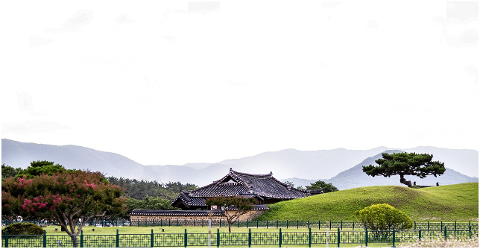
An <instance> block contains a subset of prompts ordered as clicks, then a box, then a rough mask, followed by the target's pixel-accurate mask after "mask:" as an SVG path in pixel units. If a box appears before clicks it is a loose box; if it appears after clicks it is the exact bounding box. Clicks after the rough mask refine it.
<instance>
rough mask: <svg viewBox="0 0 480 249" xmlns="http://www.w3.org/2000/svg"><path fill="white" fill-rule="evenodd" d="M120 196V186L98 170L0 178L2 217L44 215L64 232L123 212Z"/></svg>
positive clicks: (74, 232) (77, 231) (73, 230)
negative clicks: (95, 218) (0, 185)
mask: <svg viewBox="0 0 480 249" xmlns="http://www.w3.org/2000/svg"><path fill="white" fill-rule="evenodd" d="M49 165H51V164H49ZM121 195H122V189H121V188H120V187H119V186H116V185H112V184H110V183H109V182H108V181H107V180H106V178H105V177H104V176H103V175H102V174H101V173H100V172H89V171H81V170H75V171H67V170H63V171H59V172H55V173H52V175H48V174H40V175H38V176H34V177H32V178H30V179H28V178H27V176H26V175H24V176H22V177H17V178H14V177H10V178H7V179H4V180H2V216H4V215H11V214H18V215H22V216H24V217H27V218H32V219H42V218H48V219H52V220H54V222H55V223H56V224H57V225H59V226H61V227H62V228H63V229H64V230H65V231H66V233H67V234H68V235H78V234H79V233H80V231H81V229H82V227H83V226H85V224H86V223H87V222H88V221H89V220H90V219H92V218H94V217H97V216H108V217H116V216H119V215H123V214H124V212H125V198H122V197H121ZM72 238H76V237H72ZM73 242H74V245H76V240H74V241H73Z"/></svg>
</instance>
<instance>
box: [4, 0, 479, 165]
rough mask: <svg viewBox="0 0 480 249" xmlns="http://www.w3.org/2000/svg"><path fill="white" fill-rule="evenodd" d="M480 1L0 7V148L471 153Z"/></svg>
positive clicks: (195, 157) (147, 161) (219, 154)
mask: <svg viewBox="0 0 480 249" xmlns="http://www.w3.org/2000/svg"><path fill="white" fill-rule="evenodd" d="M478 13H479V1H424V0H418V1H408V0H404V1H364V0H352V1H248V0H247V1H221V2H218V1H135V2H132V1H100V2H99V1H88V0H85V1H83V0H82V1H65V0H61V1H21V0H20V1H2V2H1V3H0V23H1V25H0V33H1V34H2V39H1V41H0V45H1V46H0V54H1V56H0V57H1V58H0V64H1V66H0V84H1V88H0V104H1V109H0V110H1V134H2V138H7V139H12V140H16V141H21V142H33V143H42V144H53V145H79V146H84V147H89V148H93V149H96V150H101V151H108V152H114V153H118V154H121V155H124V156H127V157H129V158H130V159H132V160H134V161H136V162H139V163H141V164H144V165H167V164H174V165H182V164H185V163H198V162H210V163H214V162H219V161H222V160H224V159H233V158H241V157H246V156H252V155H255V154H259V153H262V152H266V151H277V150H283V149H287V148H294V149H297V150H322V149H335V148H346V149H359V150H364V149H371V148H375V147H379V146H386V147H391V148H413V147H417V146H436V147H443V148H452V149H476V150H480V133H479V129H478V127H480V119H479V116H480V112H479V108H480V94H479V84H478V82H479V79H478V77H479V73H478V70H479V60H478V58H480V53H479V39H478V37H479V20H478V18H479V14H478Z"/></svg>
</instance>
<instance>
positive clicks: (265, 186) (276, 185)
mask: <svg viewBox="0 0 480 249" xmlns="http://www.w3.org/2000/svg"><path fill="white" fill-rule="evenodd" d="M321 193H323V191H322V190H315V191H309V190H301V189H296V188H293V187H292V186H290V185H289V184H286V183H283V182H280V181H279V180H277V179H276V178H274V177H273V175H272V172H270V173H269V174H247V173H242V172H238V171H234V170H232V168H230V171H229V172H228V174H227V175H226V176H224V177H223V178H221V179H219V180H217V181H214V182H213V183H211V184H209V185H206V186H203V187H201V188H198V189H195V190H192V191H184V192H182V193H180V195H178V197H177V198H175V200H173V201H172V206H174V207H178V208H181V209H182V210H133V211H132V213H131V214H130V217H131V221H132V222H133V223H139V224H142V222H148V223H150V222H162V223H163V222H167V221H168V222H171V221H172V220H176V221H177V222H179V221H184V222H185V223H186V224H187V223H188V224H195V222H197V223H196V224H199V223H198V222H203V221H204V220H212V221H214V222H215V223H217V222H221V221H220V220H225V216H224V214H223V213H224V212H228V210H219V209H216V207H209V206H208V205H207V204H206V201H207V199H208V198H212V197H219V196H224V197H227V196H236V197H243V198H254V199H255V200H256V205H254V207H253V210H251V211H249V212H248V213H247V214H245V215H243V216H242V217H241V218H240V221H245V220H252V219H255V218H256V217H258V216H260V215H262V214H263V213H264V212H265V211H267V210H268V209H269V208H268V206H267V205H266V204H272V203H276V202H279V201H285V200H292V199H297V198H304V197H308V196H311V195H314V194H321ZM202 224H203V223H202Z"/></svg>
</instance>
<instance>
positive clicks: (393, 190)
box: [259, 183, 478, 222]
mask: <svg viewBox="0 0 480 249" xmlns="http://www.w3.org/2000/svg"><path fill="white" fill-rule="evenodd" d="M379 203H388V204H390V205H392V206H394V207H395V208H398V209H400V210H402V211H403V212H405V213H406V214H407V215H409V216H410V217H412V219H413V220H415V221H424V220H425V221H426V220H428V221H440V220H442V221H467V222H468V221H478V183H463V184H454V185H446V186H438V187H429V188H423V189H412V188H407V187H401V186H375V187H363V188H355V189H348V190H342V191H337V192H331V193H326V194H321V195H315V196H311V197H307V198H302V199H295V200H290V201H283V202H279V203H276V204H271V205H269V207H270V210H269V211H267V212H266V213H265V214H264V215H262V216H261V217H260V218H259V220H277V219H278V220H325V221H326V220H332V221H340V220H344V221H354V220H356V218H355V212H356V211H358V210H361V209H363V208H364V207H367V206H369V205H372V204H379Z"/></svg>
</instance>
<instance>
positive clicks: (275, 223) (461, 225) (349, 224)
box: [90, 218, 478, 231]
mask: <svg viewBox="0 0 480 249" xmlns="http://www.w3.org/2000/svg"><path fill="white" fill-rule="evenodd" d="M210 221H211V224H212V226H218V227H222V226H228V223H227V222H225V221H222V220H210ZM208 222H209V220H206V219H198V220H195V219H192V220H188V219H165V220H154V219H153V218H152V219H151V220H142V221H131V222H130V221H127V220H122V221H112V222H110V221H109V222H101V221H100V222H91V224H90V225H95V224H97V225H102V226H104V225H105V226H107V225H109V226H137V227H141V226H144V227H149V226H162V227H167V226H181V227H186V226H197V227H205V226H208ZM233 226H234V227H247V228H259V227H263V228H277V229H278V228H287V229H288V228H298V229H300V228H318V229H327V228H329V229H330V230H332V229H335V228H340V230H344V229H350V230H351V229H362V228H364V225H363V223H361V222H358V221H320V220H316V221H310V220H307V221H300V220H284V221H280V220H265V221H260V220H253V221H242V222H235V223H234V224H233ZM445 227H447V229H449V230H457V229H458V230H468V228H469V227H472V228H473V229H478V222H456V221H454V222H443V221H438V222H429V221H425V222H414V228H413V229H414V230H419V229H421V230H424V231H425V230H442V229H444V228H445Z"/></svg>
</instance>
